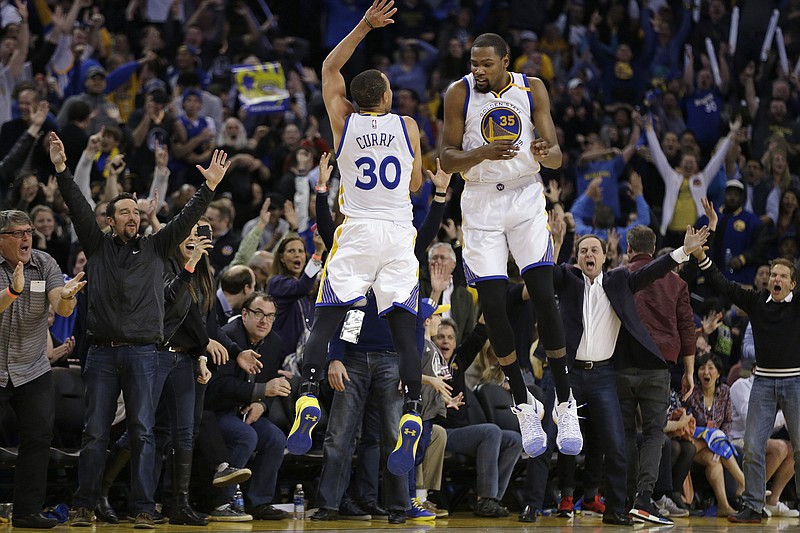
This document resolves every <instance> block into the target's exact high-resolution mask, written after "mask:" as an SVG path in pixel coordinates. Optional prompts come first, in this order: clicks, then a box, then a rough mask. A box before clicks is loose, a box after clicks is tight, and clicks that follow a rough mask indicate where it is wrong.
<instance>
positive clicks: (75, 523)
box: [69, 522, 92, 527]
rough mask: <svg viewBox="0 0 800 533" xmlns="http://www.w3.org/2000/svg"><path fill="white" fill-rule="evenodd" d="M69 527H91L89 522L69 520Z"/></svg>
mask: <svg viewBox="0 0 800 533" xmlns="http://www.w3.org/2000/svg"><path fill="white" fill-rule="evenodd" d="M69 527H92V523H91V522H70V523H69Z"/></svg>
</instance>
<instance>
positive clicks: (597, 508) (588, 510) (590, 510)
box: [581, 494, 606, 516]
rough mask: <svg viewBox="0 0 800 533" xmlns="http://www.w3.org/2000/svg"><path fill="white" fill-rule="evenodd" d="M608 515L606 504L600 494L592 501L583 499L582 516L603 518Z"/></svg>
mask: <svg viewBox="0 0 800 533" xmlns="http://www.w3.org/2000/svg"><path fill="white" fill-rule="evenodd" d="M605 513H606V504H605V503H604V502H603V499H602V498H600V495H599V494H595V495H594V498H592V499H591V500H587V499H585V498H584V499H583V500H582V502H581V514H582V515H587V516H602V515H604V514H605Z"/></svg>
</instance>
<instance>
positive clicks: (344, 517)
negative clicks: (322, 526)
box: [339, 513, 372, 522]
mask: <svg viewBox="0 0 800 533" xmlns="http://www.w3.org/2000/svg"><path fill="white" fill-rule="evenodd" d="M339 520H355V521H359V522H366V521H368V520H372V515H369V514H356V515H347V514H342V513H339Z"/></svg>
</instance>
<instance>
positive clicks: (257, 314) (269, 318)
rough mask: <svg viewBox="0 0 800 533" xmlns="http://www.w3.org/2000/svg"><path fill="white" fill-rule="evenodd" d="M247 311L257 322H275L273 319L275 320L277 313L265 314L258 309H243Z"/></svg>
mask: <svg viewBox="0 0 800 533" xmlns="http://www.w3.org/2000/svg"><path fill="white" fill-rule="evenodd" d="M245 309H247V310H248V311H250V312H251V313H253V316H254V317H255V319H256V320H258V321H259V322H260V321H262V320H264V319H266V320H267V322H275V318H277V316H278V314H277V313H265V312H264V311H259V310H258V309H250V308H249V307H245Z"/></svg>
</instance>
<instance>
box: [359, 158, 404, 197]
mask: <svg viewBox="0 0 800 533" xmlns="http://www.w3.org/2000/svg"><path fill="white" fill-rule="evenodd" d="M356 166H357V167H358V168H359V169H361V176H359V177H358V179H356V187H358V188H359V189H363V190H365V191H369V190H372V189H374V188H375V187H376V186H377V185H378V180H380V182H381V183H382V184H383V186H384V187H386V188H387V189H389V190H392V189H396V188H397V186H398V185H400V178H401V176H400V161H399V160H398V159H397V158H396V157H395V156H393V155H390V156H388V157H385V158H384V159H383V161H381V164H380V165H376V163H375V160H374V159H372V158H371V157H359V158H358V159H356ZM376 166H377V170H378V173H377V174H376V173H375V169H376ZM390 167H393V168H392V169H390Z"/></svg>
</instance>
